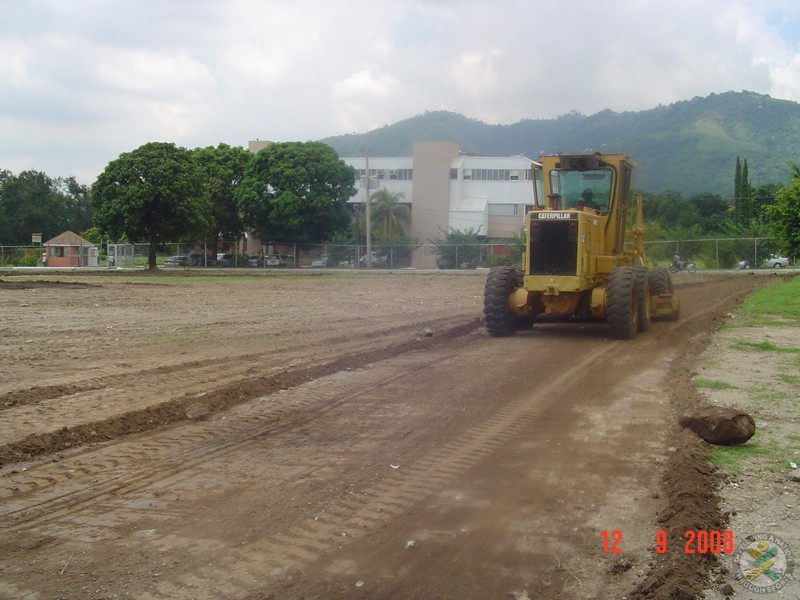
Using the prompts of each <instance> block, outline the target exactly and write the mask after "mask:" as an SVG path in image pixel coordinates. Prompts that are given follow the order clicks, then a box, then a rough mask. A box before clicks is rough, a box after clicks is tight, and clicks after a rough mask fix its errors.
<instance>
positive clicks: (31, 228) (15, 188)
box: [0, 171, 79, 245]
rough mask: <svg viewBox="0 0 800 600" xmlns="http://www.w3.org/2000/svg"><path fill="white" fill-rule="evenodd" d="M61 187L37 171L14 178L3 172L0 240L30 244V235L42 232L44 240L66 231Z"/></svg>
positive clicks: (65, 210) (0, 180)
mask: <svg viewBox="0 0 800 600" xmlns="http://www.w3.org/2000/svg"><path fill="white" fill-rule="evenodd" d="M61 184H62V181H61V180H55V179H52V178H50V177H48V176H47V175H46V174H44V173H41V172H39V171H23V172H22V173H20V174H19V175H17V176H15V175H13V174H12V173H11V172H9V171H4V172H3V173H2V177H0V236H1V237H0V241H2V242H3V243H5V244H11V245H26V244H30V243H31V234H32V233H41V234H42V239H43V240H47V239H49V238H52V237H54V236H56V235H58V234H59V233H62V232H63V231H65V230H67V229H69V228H70V225H71V223H70V220H69V218H68V216H69V212H68V208H67V198H66V196H65V195H64V193H62V190H61ZM76 229H79V228H78V227H76Z"/></svg>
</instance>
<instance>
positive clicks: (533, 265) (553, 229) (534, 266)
mask: <svg viewBox="0 0 800 600" xmlns="http://www.w3.org/2000/svg"><path fill="white" fill-rule="evenodd" d="M578 225H579V223H578V213H576V212H570V211H543V212H534V213H533V214H531V222H530V231H529V232H528V234H529V236H530V237H529V240H530V243H529V244H528V265H529V268H528V274H529V275H568V276H574V275H576V274H577V270H578Z"/></svg>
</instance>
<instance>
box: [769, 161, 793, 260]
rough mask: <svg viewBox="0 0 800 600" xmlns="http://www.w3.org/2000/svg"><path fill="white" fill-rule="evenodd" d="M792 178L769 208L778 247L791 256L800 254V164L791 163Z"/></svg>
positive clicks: (772, 231)
mask: <svg viewBox="0 0 800 600" xmlns="http://www.w3.org/2000/svg"><path fill="white" fill-rule="evenodd" d="M790 165H791V167H792V170H793V177H792V180H791V181H790V182H789V185H787V186H786V187H785V188H783V189H782V190H780V191H778V192H777V193H776V194H775V202H774V204H772V205H771V206H769V207H768V208H767V213H768V214H769V216H770V219H771V220H770V223H769V228H770V231H771V233H772V236H773V237H774V238H775V240H776V241H777V244H778V249H779V250H780V251H781V252H782V253H785V254H787V255H788V256H789V257H791V258H794V259H796V258H797V257H798V256H800V166H798V165H797V164H795V163H790Z"/></svg>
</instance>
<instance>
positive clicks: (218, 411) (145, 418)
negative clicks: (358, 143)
mask: <svg viewBox="0 0 800 600" xmlns="http://www.w3.org/2000/svg"><path fill="white" fill-rule="evenodd" d="M484 277H485V274H484V273H472V274H446V273H436V274H421V273H394V274H373V273H370V274H363V275H345V274H336V275H328V274H323V273H314V274H311V273H306V274H304V275H303V276H289V275H286V276H280V277H278V276H242V277H237V276H230V275H220V276H207V277H181V276H171V277H167V276H163V277H156V276H146V275H144V274H141V273H140V274H138V275H137V276H132V275H130V274H128V275H125V274H115V275H111V274H99V275H94V276H88V275H86V276H84V275H72V274H70V275H64V276H61V277H55V276H43V275H40V274H32V275H27V276H20V275H0V307H2V314H3V326H2V329H0V373H2V378H0V409H2V410H0V462H1V463H2V468H0V597H2V598H31V599H37V600H38V599H56V598H64V599H72V598H81V599H83V598H86V599H106V598H146V599H147V598H152V599H155V598H179V599H192V598H241V599H246V600H262V599H266V598H280V599H282V598H297V599H300V598H309V599H310V598H425V599H429V598H430V599H436V598H442V599H444V598H518V599H525V598H563V599H572V598H576V599H577V598H622V597H626V598H628V599H633V598H656V599H666V598H693V597H695V596H696V595H697V594H698V593H700V591H701V590H702V589H703V587H704V586H705V585H706V583H707V577H708V573H709V570H710V569H711V568H714V567H716V566H718V563H717V562H716V559H715V558H714V557H713V556H711V555H703V556H700V555H688V554H686V553H685V552H684V543H683V534H684V532H685V531H686V530H687V529H695V530H697V529H705V530H719V529H724V527H725V524H726V518H725V517H726V516H725V515H723V511H722V509H721V508H720V503H719V499H718V498H717V496H716V494H715V493H714V490H715V486H716V485H717V478H716V476H715V474H714V473H712V472H711V470H710V469H709V468H708V467H707V463H706V456H707V451H708V449H707V446H706V445H705V444H703V443H701V442H699V441H698V440H697V439H696V438H695V437H694V436H692V435H689V434H687V433H686V432H681V431H680V430H679V428H678V427H677V425H676V424H675V423H676V417H677V415H679V414H680V413H681V412H682V411H683V410H685V409H686V408H687V407H689V406H692V405H693V404H694V403H696V402H697V401H698V397H697V394H696V393H695V392H694V389H693V388H692V386H691V383H690V379H691V376H692V370H693V368H694V361H696V359H697V357H698V356H699V353H700V352H702V350H703V349H704V348H705V346H706V345H707V343H708V340H709V339H710V336H711V334H712V333H713V332H714V331H715V330H716V329H717V327H718V326H719V324H720V323H721V322H722V320H723V319H724V318H725V315H726V314H727V313H728V311H729V310H730V307H731V306H732V305H733V304H734V303H735V302H737V301H738V300H740V299H741V298H743V296H744V295H745V294H746V293H748V292H749V291H750V290H751V289H752V288H753V287H754V286H756V285H758V284H759V283H760V282H761V281H763V280H764V278H760V277H752V276H751V277H748V276H744V275H738V274H730V275H720V276H702V277H701V276H696V277H694V278H691V279H689V278H686V279H684V280H683V281H680V280H679V281H678V291H679V294H680V298H681V302H682V317H681V319H680V320H679V321H678V322H658V323H654V324H653V326H652V328H651V330H650V331H649V332H647V333H645V334H642V335H640V336H638V337H637V338H636V339H634V340H633V341H630V342H619V341H610V340H609V339H608V337H607V335H606V328H605V325H604V324H599V323H598V324H558V323H551V324H537V325H536V326H535V327H534V328H533V330H531V331H526V332H521V333H520V334H519V335H517V336H515V337H513V338H507V339H494V338H490V337H488V336H487V335H486V334H485V332H484V330H483V326H482V322H481V313H482V294H483V283H484ZM658 530H665V531H666V532H667V534H668V536H669V537H668V550H667V552H666V553H665V554H660V555H657V554H656V553H655V535H656V532H657V531H658ZM603 532H607V533H606V534H605V535H606V536H607V539H608V542H609V545H608V548H607V549H608V552H607V553H606V552H604V534H603ZM615 532H616V533H615ZM620 537H621V539H620ZM613 542H617V543H616V544H614V545H613V548H614V549H616V550H619V551H621V553H620V554H614V553H612V552H611V549H612V543H613Z"/></svg>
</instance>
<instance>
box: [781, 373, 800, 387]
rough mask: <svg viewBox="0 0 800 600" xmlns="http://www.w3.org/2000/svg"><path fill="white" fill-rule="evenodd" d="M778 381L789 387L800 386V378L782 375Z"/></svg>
mask: <svg viewBox="0 0 800 600" xmlns="http://www.w3.org/2000/svg"><path fill="white" fill-rule="evenodd" d="M778 381H780V382H781V383H785V384H787V385H800V376H797V375H788V374H786V373H781V374H779V375H778Z"/></svg>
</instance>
